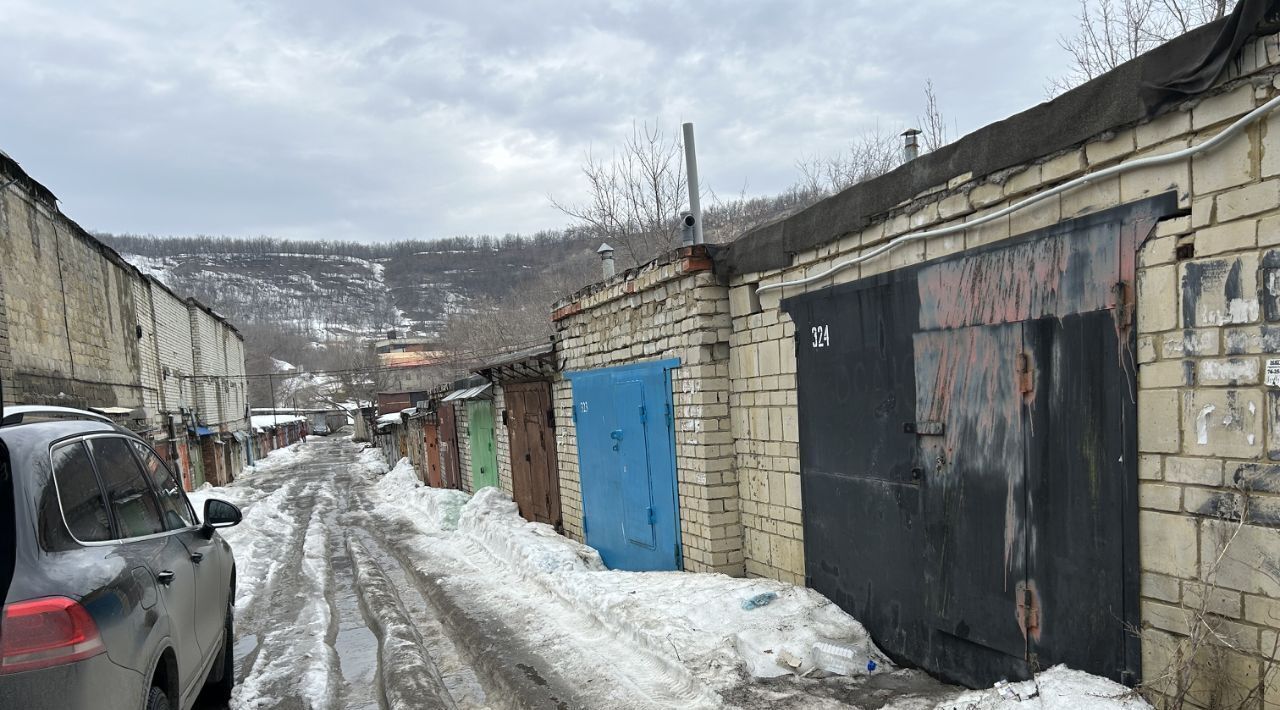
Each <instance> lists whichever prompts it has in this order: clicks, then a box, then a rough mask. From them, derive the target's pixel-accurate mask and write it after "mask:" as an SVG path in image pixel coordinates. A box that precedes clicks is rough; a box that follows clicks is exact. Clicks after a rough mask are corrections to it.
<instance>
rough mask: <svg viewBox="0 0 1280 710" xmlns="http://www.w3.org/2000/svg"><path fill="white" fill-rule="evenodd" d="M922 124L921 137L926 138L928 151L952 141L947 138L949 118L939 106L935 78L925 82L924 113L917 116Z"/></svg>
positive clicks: (925, 144)
mask: <svg viewBox="0 0 1280 710" xmlns="http://www.w3.org/2000/svg"><path fill="white" fill-rule="evenodd" d="M916 122H917V123H918V124H919V126H920V138H921V139H923V140H924V149H925V151H927V152H932V151H935V150H937V149H939V148H941V147H942V146H944V145H946V144H947V143H950V142H951V141H949V140H948V139H947V120H946V117H944V116H943V115H942V109H940V108H938V94H937V93H936V92H935V91H934V90H933V79H926V80H925V82H924V115H923V116H921V117H919V118H917V119H916Z"/></svg>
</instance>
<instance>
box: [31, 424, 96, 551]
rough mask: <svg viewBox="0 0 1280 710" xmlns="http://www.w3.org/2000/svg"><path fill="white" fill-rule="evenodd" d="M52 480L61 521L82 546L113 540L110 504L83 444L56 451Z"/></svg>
mask: <svg viewBox="0 0 1280 710" xmlns="http://www.w3.org/2000/svg"><path fill="white" fill-rule="evenodd" d="M53 476H54V479H55V481H56V482H57V485H58V503H59V505H60V506H61V508H62V519H63V520H65V521H66V523H67V528H68V529H69V530H70V531H71V534H72V536H74V537H75V539H77V540H79V541H81V542H101V541H103V540H110V539H111V522H110V518H109V517H108V516H107V504H106V501H105V500H104V499H103V497H102V489H101V488H100V487H99V486H98V478H97V476H95V475H94V473H93V464H92V463H90V461H89V454H88V452H87V451H85V448H84V444H83V443H81V442H76V443H74V444H67V445H66V446H60V447H58V448H56V449H54V450H53ZM45 522H46V523H50V522H51V521H48V520H46V521H45Z"/></svg>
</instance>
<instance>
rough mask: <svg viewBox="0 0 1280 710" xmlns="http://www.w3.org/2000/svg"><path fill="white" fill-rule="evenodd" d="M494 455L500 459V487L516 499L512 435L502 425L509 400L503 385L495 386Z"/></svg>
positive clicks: (496, 384)
mask: <svg viewBox="0 0 1280 710" xmlns="http://www.w3.org/2000/svg"><path fill="white" fill-rule="evenodd" d="M492 392H493V453H494V456H496V457H497V459H498V487H499V488H501V489H502V490H504V491H506V492H507V493H508V494H509V495H510V496H511V497H513V498H514V497H515V495H516V493H515V487H514V486H513V485H512V483H511V434H510V433H509V432H508V431H507V427H506V425H505V424H503V423H502V417H503V413H504V412H506V411H507V398H506V394H505V392H504V391H503V389H502V383H500V382H495V383H494V385H493V389H492Z"/></svg>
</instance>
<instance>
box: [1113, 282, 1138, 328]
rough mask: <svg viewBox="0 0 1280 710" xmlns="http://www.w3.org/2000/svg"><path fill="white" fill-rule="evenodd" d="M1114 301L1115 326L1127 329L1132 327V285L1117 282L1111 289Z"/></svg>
mask: <svg viewBox="0 0 1280 710" xmlns="http://www.w3.org/2000/svg"><path fill="white" fill-rule="evenodd" d="M1111 292H1112V293H1113V294H1115V299H1116V313H1115V318H1116V325H1118V326H1119V327H1121V328H1128V327H1129V326H1131V325H1133V284H1131V283H1130V282H1128V281H1119V282H1117V283H1116V285H1114V286H1112V287H1111Z"/></svg>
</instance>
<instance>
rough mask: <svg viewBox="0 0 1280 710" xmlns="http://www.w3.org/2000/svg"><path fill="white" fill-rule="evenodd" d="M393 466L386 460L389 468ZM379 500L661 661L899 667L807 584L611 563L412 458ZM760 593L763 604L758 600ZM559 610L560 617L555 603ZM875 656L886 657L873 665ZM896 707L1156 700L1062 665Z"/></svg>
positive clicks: (1122, 708)
mask: <svg viewBox="0 0 1280 710" xmlns="http://www.w3.org/2000/svg"><path fill="white" fill-rule="evenodd" d="M384 468H385V466H384ZM371 489H372V490H373V491H374V496H375V497H376V498H378V499H380V503H379V506H380V507H385V508H388V509H390V510H388V512H392V511H395V512H399V513H401V514H403V515H404V517H407V518H409V519H412V520H414V521H415V523H416V524H418V525H419V527H420V528H422V529H423V530H424V532H430V533H432V534H437V535H440V534H444V535H448V534H452V535H457V536H458V537H459V538H462V539H461V540H459V543H460V544H459V546H461V545H462V543H464V542H466V541H470V542H473V543H476V544H478V545H479V546H480V547H481V548H483V550H484V551H485V552H487V553H488V554H489V555H490V556H491V557H493V558H494V559H495V560H496V561H497V562H498V563H499V564H500V565H501V566H502V567H504V568H506V569H507V570H509V571H510V575H511V576H512V577H513V579H512V580H511V583H512V584H529V585H536V586H537V587H538V588H540V589H542V590H543V591H545V592H547V593H549V594H551V595H552V596H554V597H556V598H559V599H560V600H562V601H563V602H564V603H565V604H567V605H570V607H571V608H573V609H574V610H575V611H577V612H579V613H584V614H586V615H588V616H589V617H590V618H592V619H593V620H594V621H596V622H598V623H599V624H600V626H601V627H603V628H605V629H607V630H608V631H609V632H611V633H612V634H614V635H615V636H617V637H620V638H624V639H628V640H630V641H631V642H633V643H635V644H637V645H638V646H640V647H642V648H644V649H646V650H647V651H649V652H650V654H651V655H652V656H654V657H658V658H662V659H664V660H665V661H668V662H670V663H672V664H677V665H681V666H683V667H684V668H686V669H687V670H688V672H690V673H692V674H693V675H694V676H695V677H697V678H698V679H699V680H701V681H702V682H704V683H706V684H707V685H708V686H710V687H711V688H714V689H717V690H724V689H727V688H729V687H731V686H733V685H734V684H736V683H738V682H740V681H741V678H742V674H743V673H744V672H745V673H746V674H749V675H750V676H753V677H756V678H769V677H777V676H781V675H786V674H797V675H804V674H806V673H808V672H810V671H812V670H815V669H816V668H817V667H818V661H819V660H820V659H817V658H815V654H814V645H815V644H816V643H819V642H824V641H826V642H834V643H835V644H837V647H838V648H840V649H843V650H844V651H846V652H847V653H848V654H849V655H850V656H852V657H854V658H856V659H858V663H855V664H852V666H853V667H854V668H857V669H858V671H857V672H872V673H885V672H892V671H893V670H894V666H893V664H892V663H890V662H889V660H888V659H887V658H886V657H885V656H884V654H883V653H882V652H881V651H880V650H879V649H878V648H877V647H876V646H875V644H874V643H872V641H871V639H870V637H869V635H868V634H867V632H866V630H865V629H864V628H863V626H862V625H861V624H860V623H858V621H857V620H855V619H854V618H853V617H851V616H849V615H848V614H846V613H845V612H844V611H842V610H841V609H840V608H839V607H837V606H835V604H833V603H832V602H831V601H829V600H828V599H826V598H825V597H823V596H822V595H820V594H818V593H817V592H815V591H813V590H811V589H807V588H804V587H798V586H795V585H791V584H784V583H781V582H776V581H772V580H766V579H741V578H734V577H728V576H725V575H721V574H692V573H687V572H625V571H617V570H609V569H607V568H606V567H605V565H604V563H603V562H602V561H601V559H600V555H599V553H598V552H597V551H596V550H594V549H592V548H591V547H588V546H586V545H583V544H580V543H577V542H574V541H573V540H569V539H568V538H565V537H564V536H562V535H559V534H557V533H556V532H555V530H554V529H552V528H551V527H550V526H548V525H545V524H542V523H530V522H527V521H525V520H524V519H523V518H521V517H520V516H519V514H518V511H517V508H516V504H515V503H514V502H512V500H511V498H510V497H509V496H508V495H507V494H506V493H505V492H504V491H501V490H499V489H496V488H484V489H481V490H480V491H479V492H477V493H476V494H475V495H474V496H470V497H468V496H467V495H466V494H464V493H461V492H460V491H453V490H444V489H437V488H428V487H425V486H422V484H421V483H420V482H419V480H418V479H417V477H416V475H415V473H414V469H413V467H412V465H411V464H410V463H409V462H408V460H406V459H402V460H401V461H400V462H399V463H398V464H397V465H396V466H395V468H393V469H392V470H391V472H390V473H388V474H387V475H385V476H383V477H382V478H381V479H379V480H378V481H377V482H376V483H374V484H373V485H372V486H371ZM752 600H756V601H758V602H763V603H762V604H760V605H753V604H752V603H750V602H751V601H752ZM547 613H548V614H552V613H554V612H553V610H548V612H547ZM866 661H873V662H874V664H873V665H874V669H873V670H870V671H868V670H865V669H866V665H864V664H865V662H866ZM900 702H901V703H905V704H890V705H887V706H885V707H886V708H894V707H898V708H907V707H910V708H921V707H929V708H933V709H934V710H1030V709H1031V708H1036V709H1037V710H1039V709H1042V708H1043V709H1044V710H1058V709H1060V710H1067V709H1068V708H1072V709H1078V710H1139V709H1147V708H1150V706H1149V705H1147V704H1146V703H1145V702H1144V701H1143V700H1142V699H1141V698H1139V697H1138V696H1136V694H1134V693H1133V692H1132V691H1130V690H1129V689H1128V688H1125V687H1123V686H1121V685H1118V684H1116V683H1112V682H1111V681H1108V680H1106V679H1103V678H1098V677H1096V676H1092V675H1089V674H1087V673H1082V672H1079V671H1073V670H1070V669H1068V668H1065V667H1056V668H1053V669H1050V670H1048V671H1045V672H1044V673H1042V674H1040V675H1039V676H1037V678H1036V679H1035V680H1032V681H1027V682H1025V683H1014V684H1007V685H1004V686H1002V687H1000V688H993V689H988V690H982V691H963V692H962V691H957V693H956V694H955V695H954V696H952V697H951V698H950V699H947V700H944V701H942V702H939V703H937V704H936V705H933V704H932V702H930V701H924V702H925V703H926V704H924V705H922V704H921V703H922V699H921V698H912V699H903V700H902V701H900Z"/></svg>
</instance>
